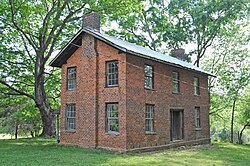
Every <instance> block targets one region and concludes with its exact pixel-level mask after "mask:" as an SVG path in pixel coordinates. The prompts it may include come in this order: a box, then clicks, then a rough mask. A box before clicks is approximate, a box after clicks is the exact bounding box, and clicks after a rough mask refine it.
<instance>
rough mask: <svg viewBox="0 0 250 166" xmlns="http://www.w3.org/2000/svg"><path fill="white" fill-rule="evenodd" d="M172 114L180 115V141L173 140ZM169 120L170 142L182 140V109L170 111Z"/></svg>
mask: <svg viewBox="0 0 250 166" xmlns="http://www.w3.org/2000/svg"><path fill="white" fill-rule="evenodd" d="M173 112H179V113H180V116H181V117H180V127H181V130H180V131H181V133H180V134H181V138H180V139H173ZM169 114H170V116H169V120H170V141H176V140H182V139H184V109H170V111H169Z"/></svg>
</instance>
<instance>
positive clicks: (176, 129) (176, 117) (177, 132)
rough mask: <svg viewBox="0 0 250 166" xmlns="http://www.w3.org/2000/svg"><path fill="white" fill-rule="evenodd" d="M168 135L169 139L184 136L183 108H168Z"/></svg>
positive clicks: (177, 138) (178, 138)
mask: <svg viewBox="0 0 250 166" xmlns="http://www.w3.org/2000/svg"><path fill="white" fill-rule="evenodd" d="M170 123H171V126H170V137H171V141H174V140H181V139H183V138H184V125H183V124H184V123H183V110H170Z"/></svg>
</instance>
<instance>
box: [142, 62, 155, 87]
mask: <svg viewBox="0 0 250 166" xmlns="http://www.w3.org/2000/svg"><path fill="white" fill-rule="evenodd" d="M144 73H145V78H144V86H145V88H148V89H153V88H154V73H153V66H150V65H144Z"/></svg>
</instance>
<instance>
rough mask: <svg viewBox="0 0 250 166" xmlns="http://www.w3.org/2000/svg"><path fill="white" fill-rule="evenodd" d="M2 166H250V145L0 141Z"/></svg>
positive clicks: (38, 140)
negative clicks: (138, 148)
mask: <svg viewBox="0 0 250 166" xmlns="http://www.w3.org/2000/svg"><path fill="white" fill-rule="evenodd" d="M0 165H6V166H11V165H20V166H22V165H31V166H35V165H53V166H56V165H58V166H59V165H60V166H62V165H105V166H108V165H131V166H133V165H134V166H137V165H164V166H165V165H171V166H172V165H202V166H203V165H210V166H213V165H216V166H217V165H227V166H228V165H237V166H239V165H240V166H244V165H250V145H235V144H229V143H218V142H214V143H213V145H212V146H196V147H188V148H185V149H170V150H165V151H161V152H153V153H152V152H151V153H142V154H140V153H128V154H121V153H118V152H112V151H105V150H90V149H83V148H79V147H74V146H62V145H58V144H57V143H56V140H54V139H19V140H0Z"/></svg>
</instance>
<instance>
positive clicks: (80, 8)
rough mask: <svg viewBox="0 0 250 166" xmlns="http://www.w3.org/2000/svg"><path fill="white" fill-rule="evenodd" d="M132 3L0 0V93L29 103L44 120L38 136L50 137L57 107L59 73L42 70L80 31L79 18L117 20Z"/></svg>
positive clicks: (130, 1)
mask: <svg viewBox="0 0 250 166" xmlns="http://www.w3.org/2000/svg"><path fill="white" fill-rule="evenodd" d="M138 4H140V3H139V2H138V1H132V0H126V1H123V2H119V3H118V2H117V1H115V0H105V1H104V0H100V1H95V0H89V1H63V0H57V1H48V0H39V1H34V0H32V1H28V0H16V1H7V0H3V1H2V2H1V3H0V12H1V15H0V32H1V33H0V73H1V74H0V84H2V85H4V86H3V87H0V91H1V92H2V93H4V94H5V95H6V96H5V97H6V98H9V95H23V96H26V97H28V98H30V99H32V100H33V101H34V102H35V106H36V107H38V108H39V111H40V114H41V116H42V117H44V118H43V119H42V120H43V127H44V128H43V129H44V130H43V133H42V135H44V136H51V134H52V133H55V132H54V131H53V130H54V126H53V124H54V123H52V120H50V118H49V117H50V116H53V115H52V114H51V112H52V111H53V110H55V109H58V108H59V93H60V80H61V79H60V70H58V69H52V68H50V67H48V62H49V60H51V55H52V53H53V52H54V51H56V50H59V49H61V48H62V47H63V46H64V45H65V44H66V42H67V41H69V40H70V39H71V38H72V37H73V35H74V34H75V33H76V32H77V31H78V30H79V29H80V28H81V24H82V16H83V15H84V14H88V13H90V12H92V11H96V12H98V13H100V14H102V18H105V17H108V16H109V17H117V16H119V15H123V14H125V13H130V12H132V11H133V8H136V6H137V5H138ZM9 100H11V99H10V98H9ZM33 106H34V104H33ZM34 109H35V108H34ZM46 118H48V119H46ZM51 119H52V118H51ZM45 123H47V124H45ZM48 123H50V124H48ZM45 126H47V128H46V127H45Z"/></svg>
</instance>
